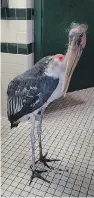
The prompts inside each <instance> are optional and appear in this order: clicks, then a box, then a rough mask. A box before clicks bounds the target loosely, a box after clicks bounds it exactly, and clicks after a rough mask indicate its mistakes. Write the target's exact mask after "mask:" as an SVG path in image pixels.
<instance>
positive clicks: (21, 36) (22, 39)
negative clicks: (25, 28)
mask: <svg viewBox="0 0 94 198" xmlns="http://www.w3.org/2000/svg"><path fill="white" fill-rule="evenodd" d="M17 43H23V44H27V43H28V38H27V33H26V32H18V33H17Z"/></svg>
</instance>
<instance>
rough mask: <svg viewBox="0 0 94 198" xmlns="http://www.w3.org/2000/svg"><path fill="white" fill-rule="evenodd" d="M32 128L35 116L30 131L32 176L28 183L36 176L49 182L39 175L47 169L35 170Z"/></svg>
mask: <svg viewBox="0 0 94 198" xmlns="http://www.w3.org/2000/svg"><path fill="white" fill-rule="evenodd" d="M34 128H35V117H33V118H32V131H31V145H32V176H31V178H30V183H29V185H30V184H31V182H32V180H33V179H34V178H35V177H38V178H40V179H42V180H44V181H46V182H48V183H49V181H48V180H46V179H44V178H43V177H42V176H41V173H42V172H47V170H36V168H35V136H34Z"/></svg>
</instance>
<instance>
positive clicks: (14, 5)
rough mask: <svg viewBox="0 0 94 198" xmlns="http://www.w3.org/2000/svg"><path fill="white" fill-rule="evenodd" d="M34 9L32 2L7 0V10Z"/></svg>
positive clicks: (27, 0) (30, 0)
mask: <svg viewBox="0 0 94 198" xmlns="http://www.w3.org/2000/svg"><path fill="white" fill-rule="evenodd" d="M26 7H27V8H34V0H9V8H26Z"/></svg>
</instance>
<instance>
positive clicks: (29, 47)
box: [1, 43, 34, 55]
mask: <svg viewBox="0 0 94 198" xmlns="http://www.w3.org/2000/svg"><path fill="white" fill-rule="evenodd" d="M1 52H4V53H11V54H25V55H28V54H31V53H33V52H34V43H29V44H17V43H1Z"/></svg>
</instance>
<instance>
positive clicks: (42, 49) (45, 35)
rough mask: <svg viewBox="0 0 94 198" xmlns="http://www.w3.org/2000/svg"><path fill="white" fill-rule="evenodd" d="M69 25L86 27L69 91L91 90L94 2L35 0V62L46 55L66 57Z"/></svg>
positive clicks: (93, 55)
mask: <svg viewBox="0 0 94 198" xmlns="http://www.w3.org/2000/svg"><path fill="white" fill-rule="evenodd" d="M71 22H77V23H86V24H87V25H88V27H89V28H88V32H87V45H86V48H85V49H84V51H83V54H82V56H81V59H80V61H79V63H78V66H77V68H76V69H75V71H74V74H73V76H72V79H71V82H70V86H69V91H73V90H78V89H84V88H88V87H92V86H94V0H79V1H76V0H65V1H63V0H35V62H36V61H38V60H39V59H40V58H42V57H44V56H47V55H52V54H57V53H63V54H65V53H66V49H67V44H68V32H67V29H68V28H69V26H70V24H71Z"/></svg>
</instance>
